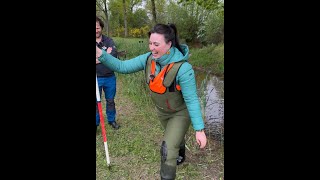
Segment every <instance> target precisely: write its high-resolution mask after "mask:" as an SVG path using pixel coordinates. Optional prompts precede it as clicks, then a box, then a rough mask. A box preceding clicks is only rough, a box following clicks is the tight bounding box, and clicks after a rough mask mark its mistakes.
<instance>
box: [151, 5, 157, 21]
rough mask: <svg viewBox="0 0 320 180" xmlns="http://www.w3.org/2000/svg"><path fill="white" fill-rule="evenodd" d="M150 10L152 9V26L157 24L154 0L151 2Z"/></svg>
mask: <svg viewBox="0 0 320 180" xmlns="http://www.w3.org/2000/svg"><path fill="white" fill-rule="evenodd" d="M151 9H152V23H153V25H156V24H157V16H156V5H155V3H154V0H151Z"/></svg>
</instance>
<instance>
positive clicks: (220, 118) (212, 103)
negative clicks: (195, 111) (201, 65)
mask: <svg viewBox="0 0 320 180" xmlns="http://www.w3.org/2000/svg"><path fill="white" fill-rule="evenodd" d="M196 78H197V87H198V94H199V97H200V102H201V109H202V113H203V115H204V117H205V120H204V121H205V128H206V132H207V133H208V134H209V135H210V136H212V137H213V138H214V139H215V140H218V141H223V140H224V80H223V79H222V78H219V77H217V76H214V75H210V74H207V73H205V72H198V71H196Z"/></svg>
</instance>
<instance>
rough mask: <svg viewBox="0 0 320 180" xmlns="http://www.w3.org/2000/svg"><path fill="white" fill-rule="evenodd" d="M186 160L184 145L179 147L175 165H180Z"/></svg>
mask: <svg viewBox="0 0 320 180" xmlns="http://www.w3.org/2000/svg"><path fill="white" fill-rule="evenodd" d="M185 160H186V146H185V144H183V145H180V149H179V156H178V158H177V165H180V164H182V163H183V162H184V161H185Z"/></svg>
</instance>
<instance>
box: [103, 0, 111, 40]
mask: <svg viewBox="0 0 320 180" xmlns="http://www.w3.org/2000/svg"><path fill="white" fill-rule="evenodd" d="M103 3H104V11H103V12H104V15H105V16H106V22H105V23H104V24H105V30H106V31H107V36H109V35H110V34H109V17H108V8H107V0H104V1H103Z"/></svg>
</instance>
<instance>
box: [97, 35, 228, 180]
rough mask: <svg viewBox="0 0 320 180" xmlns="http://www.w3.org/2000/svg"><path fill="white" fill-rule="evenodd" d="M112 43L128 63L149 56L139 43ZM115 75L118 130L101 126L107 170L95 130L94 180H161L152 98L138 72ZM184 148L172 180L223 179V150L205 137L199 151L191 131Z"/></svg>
mask: <svg viewBox="0 0 320 180" xmlns="http://www.w3.org/2000/svg"><path fill="white" fill-rule="evenodd" d="M114 40H115V42H116V45H117V49H118V50H127V51H128V54H127V56H128V58H132V57H135V56H136V55H138V54H143V53H146V52H147V51H148V50H147V49H146V48H147V47H148V45H147V42H146V41H145V40H144V42H143V43H139V40H142V39H123V38H114ZM142 44H144V45H142ZM143 46H145V47H143ZM192 56H193V55H192ZM116 75H117V94H116V98H115V102H116V109H117V122H118V123H119V124H120V125H121V127H120V129H119V130H114V129H112V128H111V127H110V126H109V125H107V126H106V131H107V138H108V148H109V155H110V161H111V166H110V167H107V164H106V157H105V151H104V145H103V139H102V137H101V129H98V136H97V137H96V158H97V160H96V179H97V180H108V179H110V180H111V179H118V180H131V179H132V180H133V179H146V180H150V179H152V180H157V179H160V173H159V170H160V145H161V142H162V137H163V129H162V127H161V125H160V122H159V120H158V119H157V117H156V113H155V109H154V105H153V103H152V102H151V98H150V97H149V95H148V94H147V93H146V91H145V90H146V84H145V80H144V75H143V72H142V71H140V72H138V73H134V74H127V75H123V74H118V73H116ZM101 99H102V106H103V107H105V101H104V98H103V97H102V98H101ZM104 114H105V113H104ZM105 117H106V115H105ZM186 146H187V151H186V156H187V159H186V161H185V162H184V163H183V164H182V165H180V166H178V168H177V177H176V179H177V180H182V179H183V180H189V179H190V180H191V179H210V180H220V179H224V147H223V144H221V143H219V142H217V141H215V140H214V139H213V138H210V137H208V144H207V146H206V148H205V149H203V150H200V149H199V148H198V145H197V143H196V140H195V133H194V130H193V129H192V126H190V129H189V131H188V132H187V134H186Z"/></svg>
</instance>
